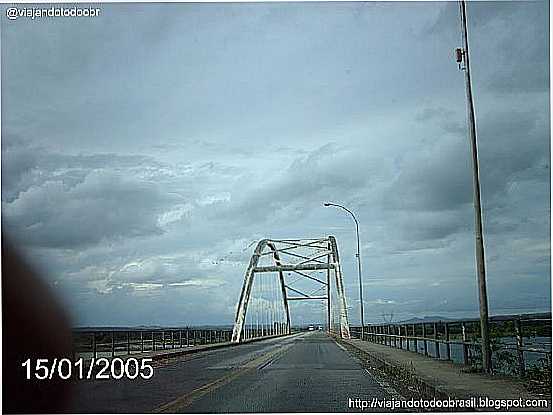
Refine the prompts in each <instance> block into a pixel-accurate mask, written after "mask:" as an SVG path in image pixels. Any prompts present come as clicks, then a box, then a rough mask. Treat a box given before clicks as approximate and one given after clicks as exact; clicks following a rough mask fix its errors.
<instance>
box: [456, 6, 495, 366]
mask: <svg viewBox="0 0 553 415" xmlns="http://www.w3.org/2000/svg"><path fill="white" fill-rule="evenodd" d="M459 8H460V12H461V31H462V35H463V58H464V63H465V67H464V71H465V86H466V92H467V123H468V137H469V141H470V146H471V150H472V168H473V182H474V186H473V187H474V218H475V237H476V270H477V275H478V293H479V302H480V331H481V337H482V368H483V370H484V372H488V373H489V372H491V353H490V337H489V328H488V294H487V289H486V264H485V259H484V237H483V233H482V207H481V198H480V175H479V168H478V147H477V143H476V122H475V118H474V102H473V99H472V86H471V79H470V61H469V42H468V34H467V9H466V4H465V1H464V0H461V1H460V2H459Z"/></svg>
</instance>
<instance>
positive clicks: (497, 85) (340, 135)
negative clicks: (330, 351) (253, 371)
mask: <svg viewBox="0 0 553 415" xmlns="http://www.w3.org/2000/svg"><path fill="white" fill-rule="evenodd" d="M100 7H101V15H100V17H98V18H88V19H85V18H82V19H70V18H50V19H42V20H40V19H36V20H34V21H32V20H28V19H18V20H7V19H6V17H5V7H4V8H3V9H2V10H3V12H2V16H1V22H0V24H1V36H2V37H1V48H2V56H1V58H2V219H3V231H5V232H7V233H8V234H9V235H11V236H12V238H16V239H17V240H18V242H19V244H20V246H21V247H22V248H23V250H24V252H25V253H26V254H27V256H28V257H29V258H30V259H31V260H32V261H33V262H34V263H35V264H36V266H38V267H40V268H41V269H42V270H43V271H44V274H45V276H46V278H47V279H48V281H49V282H50V283H51V285H52V287H53V288H54V289H55V291H56V292H58V293H59V295H60V297H61V298H63V301H65V302H66V303H67V305H68V307H69V309H70V310H71V312H72V315H73V318H74V324H76V325H135V324H136V325H138V324H163V325H185V324H223V323H225V324H229V323H231V322H232V321H233V317H234V312H235V307H236V303H237V301H238V297H239V293H240V288H241V285H242V281H243V275H244V271H245V269H246V265H247V262H248V261H249V256H250V255H251V252H252V250H253V246H250V247H249V248H247V247H248V246H249V245H250V244H251V243H252V242H253V241H255V240H259V239H261V238H265V237H269V238H299V237H319V236H325V235H329V234H332V235H335V236H336V237H337V240H338V244H339V248H340V251H341V256H342V261H343V267H344V277H345V286H346V294H347V296H348V297H347V298H348V305H349V306H350V310H349V311H350V318H351V322H352V323H357V322H358V320H359V318H358V306H359V302H358V292H357V274H356V268H355V255H354V254H355V231H354V227H353V222H352V221H351V218H349V217H348V216H347V215H346V214H344V212H341V211H339V210H336V209H331V208H324V207H322V203H323V202H324V201H332V202H336V203H341V204H344V205H346V206H348V207H349V208H350V209H352V210H353V211H355V212H356V214H357V216H358V218H359V221H360V226H361V245H362V261H363V271H364V289H365V292H364V294H365V313H366V320H367V321H381V319H382V315H383V314H384V313H386V314H389V313H394V318H395V319H403V318H410V317H414V316H418V317H423V316H428V315H440V316H450V317H459V316H476V315H477V310H478V306H477V299H478V297H477V295H478V293H477V287H476V273H475V260H474V234H473V229H474V214H473V206H472V170H471V164H470V158H469V157H470V147H469V143H468V141H467V137H466V107H465V89H464V74H463V72H462V71H459V69H458V67H457V64H456V62H455V59H454V54H453V52H454V49H455V48H456V47H459V46H461V37H460V31H459V16H458V5H457V3H455V2H450V3H437V2H431V3H430V2H429V3H418V2H409V3H399V2H398V3H396V2H392V3H272V4H270V3H269V4H263V3H250V4H237V3H235V4H120V5H113V4H111V5H107V4H106V5H101V6H100ZM468 14H469V16H468V17H469V35H470V39H469V40H470V42H471V44H470V45H471V63H472V76H473V87H474V94H475V105H476V117H477V128H478V139H479V150H480V163H481V166H480V168H481V180H482V198H483V209H484V232H485V244H486V261H487V267H488V268H487V270H488V292H489V305H490V313H491V314H492V315H493V314H502V313H517V312H526V311H528V312H530V311H549V310H550V302H551V298H550V271H549V270H550V181H549V180H550V165H549V160H550V132H549V131H550V125H549V119H550V115H549V110H550V109H549V59H548V57H549V40H548V39H549V30H548V28H549V20H548V16H549V9H548V4H547V2H545V1H543V2H542V1H534V2H511V3H502V2H477V3H470V4H469V5H468ZM323 316H324V314H322V313H321V308H320V306H319V307H314V306H312V305H307V304H304V305H298V304H297V302H296V304H294V306H293V308H292V319H293V322H295V323H300V322H307V321H311V320H316V319H321V318H323Z"/></svg>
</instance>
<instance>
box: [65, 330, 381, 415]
mask: <svg viewBox="0 0 553 415" xmlns="http://www.w3.org/2000/svg"><path fill="white" fill-rule="evenodd" d="M154 369H155V374H154V376H153V377H152V378H151V379H149V380H144V379H135V380H129V379H120V380H102V381H98V380H96V381H79V382H78V384H77V387H76V394H75V400H74V404H73V408H72V410H73V411H75V412H96V413H98V412H108V413H110V412H177V413H198V412H200V413H228V412H347V411H350V410H354V409H353V408H348V399H349V398H351V399H356V398H361V399H370V398H390V397H391V395H390V390H389V388H386V389H385V388H384V387H383V386H381V384H380V383H379V382H378V381H377V380H376V379H375V378H374V377H373V376H371V375H370V374H369V373H368V372H367V371H366V370H365V369H364V368H363V367H362V366H361V365H360V363H359V362H358V361H357V360H356V358H355V357H353V356H352V355H350V354H349V353H348V352H347V351H346V350H345V349H344V348H342V347H341V346H339V345H338V344H336V343H335V342H334V340H332V339H331V338H330V337H328V336H327V335H326V334H325V333H322V332H308V333H303V334H299V335H295V336H287V337H284V338H277V339H268V340H264V341H259V342H255V343H249V344H242V345H238V346H234V347H230V348H225V349H218V350H213V351H208V352H202V353H198V354H195V355H189V356H183V357H179V358H175V359H172V360H170V361H165V362H162V363H161V364H158V365H157V366H155V368H154ZM355 411H356V412H359V409H357V410H355Z"/></svg>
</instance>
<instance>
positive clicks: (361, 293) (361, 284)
mask: <svg viewBox="0 0 553 415" xmlns="http://www.w3.org/2000/svg"><path fill="white" fill-rule="evenodd" d="M324 205H325V207H328V206H334V207H337V208H340V209H343V210H345V211H346V212H348V213H349V214H350V215H351V217H352V218H353V221H354V222H355V232H356V234H357V254H356V255H355V256H356V257H357V274H358V277H359V305H360V313H361V340H363V337H364V333H365V318H364V317H363V316H364V312H363V283H362V280H361V244H360V242H359V222H358V221H357V218H356V217H355V215H354V214H353V212H352V211H351V210H349V209H348V208H347V207H345V206H342V205H337V204H335V203H325V204H324Z"/></svg>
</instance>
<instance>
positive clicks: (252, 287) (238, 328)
mask: <svg viewBox="0 0 553 415" xmlns="http://www.w3.org/2000/svg"><path fill="white" fill-rule="evenodd" d="M321 274H322V275H321ZM306 291H309V292H306ZM314 300H319V301H323V302H324V303H325V304H326V320H327V329H328V331H330V332H332V333H333V334H336V335H339V336H341V337H343V338H349V337H350V332H349V323H348V316H347V306H346V296H345V292H344V283H343V277H342V269H341V266H340V258H339V255H338V245H337V243H336V238H334V237H333V236H328V237H326V238H319V239H263V240H261V241H260V242H259V243H258V244H257V246H256V248H255V250H254V252H253V255H252V257H251V259H250V263H249V265H248V268H247V269H246V274H245V277H244V284H243V286H242V292H241V294H240V300H239V303H238V308H237V310H236V318H235V322H234V329H233V333H232V342H233V343H239V342H242V341H244V340H248V339H251V338H258V337H267V336H274V335H282V334H289V333H290V329H291V320H290V303H291V302H296V301H314Z"/></svg>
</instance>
